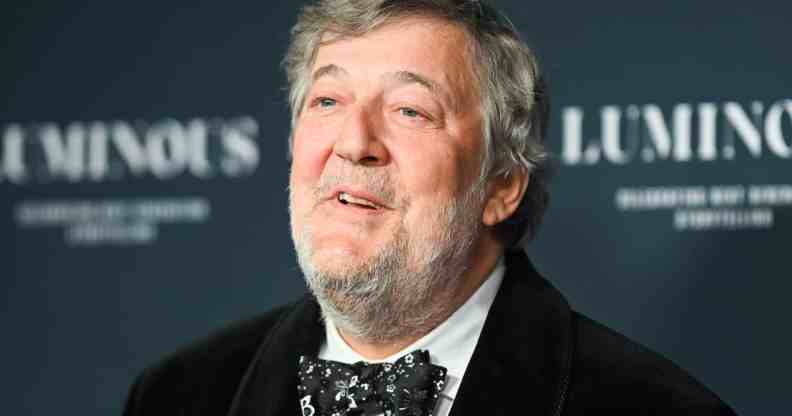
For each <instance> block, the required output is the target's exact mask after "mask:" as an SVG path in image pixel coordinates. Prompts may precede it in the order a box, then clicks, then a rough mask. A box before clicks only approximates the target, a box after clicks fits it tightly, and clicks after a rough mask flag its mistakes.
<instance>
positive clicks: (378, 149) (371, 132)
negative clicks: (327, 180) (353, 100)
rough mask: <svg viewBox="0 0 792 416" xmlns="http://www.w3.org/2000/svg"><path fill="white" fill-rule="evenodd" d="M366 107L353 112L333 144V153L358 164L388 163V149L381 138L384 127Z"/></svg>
mask: <svg viewBox="0 0 792 416" xmlns="http://www.w3.org/2000/svg"><path fill="white" fill-rule="evenodd" d="M377 124H378V123H377V120H376V119H375V117H374V116H373V115H371V114H369V112H367V111H366V110H365V109H360V110H358V111H353V112H351V113H350V114H349V115H348V116H347V118H346V120H345V122H344V125H343V128H342V129H341V132H340V133H339V136H338V138H337V139H336V142H335V144H334V146H333V153H335V154H336V155H337V156H338V157H340V158H342V159H344V160H346V161H348V162H351V163H353V164H356V165H364V166H382V165H385V164H386V163H388V149H387V148H386V147H385V144H384V143H383V142H382V140H381V138H382V137H381V135H382V129H381V128H379V127H378V125H377Z"/></svg>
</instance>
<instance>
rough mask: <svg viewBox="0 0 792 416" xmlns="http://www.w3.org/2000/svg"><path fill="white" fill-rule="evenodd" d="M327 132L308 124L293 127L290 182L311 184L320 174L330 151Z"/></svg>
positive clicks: (293, 184)
mask: <svg viewBox="0 0 792 416" xmlns="http://www.w3.org/2000/svg"><path fill="white" fill-rule="evenodd" d="M329 136H330V135H329V134H328V132H327V131H324V134H322V131H321V129H318V128H314V127H313V126H310V125H301V126H298V127H297V128H296V129H295V132H294V143H293V146H294V147H293V148H292V163H291V184H292V186H295V185H297V186H299V185H303V184H313V183H315V182H317V181H318V179H319V177H320V176H321V175H322V171H323V170H324V166H325V163H326V162H327V159H328V158H329V157H330V154H331V153H332V149H333V147H332V141H331V140H330V139H329Z"/></svg>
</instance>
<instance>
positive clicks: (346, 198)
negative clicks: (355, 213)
mask: <svg viewBox="0 0 792 416" xmlns="http://www.w3.org/2000/svg"><path fill="white" fill-rule="evenodd" d="M338 200H339V201H341V202H343V203H345V204H355V205H362V206H364V207H367V208H374V209H376V208H377V205H375V204H374V203H372V202H371V201H369V200H367V199H363V198H357V197H354V196H352V195H349V194H348V193H346V192H341V193H340V194H338Z"/></svg>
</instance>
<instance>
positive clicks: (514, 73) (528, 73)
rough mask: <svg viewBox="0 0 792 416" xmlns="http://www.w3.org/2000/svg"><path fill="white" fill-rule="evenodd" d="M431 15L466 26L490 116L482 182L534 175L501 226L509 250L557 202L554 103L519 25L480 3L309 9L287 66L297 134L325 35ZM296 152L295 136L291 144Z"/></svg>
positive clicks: (381, 2) (392, 0) (339, 3)
mask: <svg viewBox="0 0 792 416" xmlns="http://www.w3.org/2000/svg"><path fill="white" fill-rule="evenodd" d="M409 16H428V17H435V18H440V19H444V20H446V21H448V22H450V23H452V24H456V25H459V26H460V27H461V28H462V29H463V30H464V31H465V33H466V34H467V35H468V38H469V46H470V48H471V51H472V54H471V55H472V56H473V57H474V62H473V63H472V65H471V67H472V69H473V72H474V76H475V77H476V79H477V80H478V83H479V85H478V87H479V89H480V94H479V96H480V97H481V101H482V102H481V111H482V118H483V123H482V124H483V131H482V136H483V139H484V155H483V160H482V166H481V178H480V179H481V182H482V183H483V182H485V181H486V180H487V179H491V178H494V177H497V176H508V175H510V174H512V173H514V172H516V171H522V172H525V173H526V174H528V175H529V177H530V181H529V184H528V189H527V190H526V192H525V195H524V196H523V199H522V200H521V201H520V204H519V207H518V209H517V211H516V212H515V213H514V214H512V216H511V217H509V218H508V219H506V220H505V221H503V222H501V223H500V224H498V225H497V226H496V227H495V230H496V233H497V234H498V236H499V238H500V239H501V240H502V241H503V243H504V244H505V245H506V246H507V247H514V246H519V245H520V244H522V243H523V242H526V241H528V240H530V239H532V238H533V237H534V236H535V235H536V232H537V229H538V227H539V225H540V224H541V221H542V218H543V216H544V212H545V210H546V209H547V205H548V202H549V192H548V189H547V180H548V176H549V173H550V170H549V169H548V167H549V155H548V152H547V150H546V148H545V145H544V137H545V134H546V129H547V123H548V119H549V110H550V106H549V97H548V95H547V88H546V84H545V82H544V80H543V78H542V76H541V74H540V71H539V65H538V62H537V59H536V56H535V55H534V53H533V51H532V50H531V49H530V48H529V47H528V46H527V45H526V44H525V42H523V41H522V40H521V39H520V35H519V34H518V33H517V31H516V30H515V29H514V27H513V25H512V24H511V23H510V22H509V21H508V20H507V19H506V18H505V17H504V16H502V15H500V14H499V13H498V12H497V11H495V10H494V9H493V8H492V7H490V6H488V5H486V4H485V3H483V2H481V1H474V0H318V1H317V2H316V3H314V4H313V5H308V6H305V7H303V9H302V13H301V14H300V16H299V17H298V20H297V23H296V24H295V26H294V27H293V28H292V33H291V43H290V44H289V49H288V52H287V54H286V57H285V59H284V61H283V65H284V67H285V69H286V75H287V79H288V84H289V105H290V107H291V123H292V132H293V130H294V126H295V124H296V122H297V119H298V118H299V116H300V113H301V111H302V109H303V106H304V104H305V97H306V95H307V93H308V90H309V89H310V84H311V73H310V72H311V66H312V65H313V62H314V59H315V57H316V53H317V51H318V49H319V46H321V40H322V36H323V35H324V34H325V33H328V32H329V33H334V34H340V35H343V36H362V35H364V34H366V33H368V32H371V31H373V30H375V29H376V28H378V27H380V26H382V25H383V24H385V23H386V22H388V21H389V20H392V19H396V18H403V17H409ZM289 140H290V145H289V148H291V147H292V146H291V144H292V143H291V141H292V138H291V137H290V138H289Z"/></svg>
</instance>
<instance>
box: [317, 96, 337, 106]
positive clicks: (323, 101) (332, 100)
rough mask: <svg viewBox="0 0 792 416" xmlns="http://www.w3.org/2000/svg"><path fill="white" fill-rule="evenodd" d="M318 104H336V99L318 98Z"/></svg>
mask: <svg viewBox="0 0 792 416" xmlns="http://www.w3.org/2000/svg"><path fill="white" fill-rule="evenodd" d="M318 104H319V107H322V108H328V107H332V106H334V105H335V104H336V100H334V99H332V98H320V99H319V103H318Z"/></svg>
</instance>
